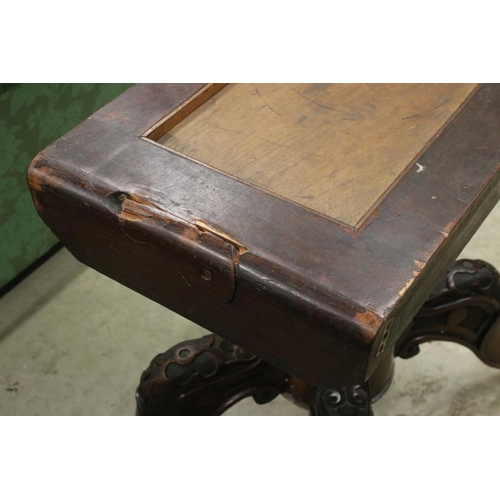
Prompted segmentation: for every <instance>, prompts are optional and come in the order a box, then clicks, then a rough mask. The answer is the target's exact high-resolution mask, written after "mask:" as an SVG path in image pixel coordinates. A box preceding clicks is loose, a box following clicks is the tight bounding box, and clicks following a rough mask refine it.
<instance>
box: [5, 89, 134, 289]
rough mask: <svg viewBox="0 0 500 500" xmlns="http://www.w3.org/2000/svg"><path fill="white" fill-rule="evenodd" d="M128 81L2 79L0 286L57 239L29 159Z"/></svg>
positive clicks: (94, 109) (107, 100)
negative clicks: (40, 207)
mask: <svg viewBox="0 0 500 500" xmlns="http://www.w3.org/2000/svg"><path fill="white" fill-rule="evenodd" d="M130 86H131V84H128V83H120V84H114V83H113V84H95V83H93V84H87V83H85V84H63V83H55V84H5V83H4V84H0V288H2V287H3V286H4V285H6V284H7V283H8V282H9V281H10V280H11V279H13V278H14V277H15V276H16V275H17V274H19V273H20V272H21V271H23V270H24V269H25V268H26V267H28V266H29V265H30V264H31V263H32V262H34V261H35V260H36V259H37V258H38V257H40V256H41V255H43V254H44V253H45V252H47V251H48V250H49V249H50V248H51V247H52V246H54V244H55V243H57V240H56V238H55V236H54V235H53V234H52V233H51V232H50V231H49V230H48V229H47V227H46V226H45V225H44V224H43V222H42V221H41V219H40V218H39V217H38V215H37V213H36V210H35V208H34V206H33V202H32V200H31V195H30V193H29V190H28V185H27V183H26V172H27V170H28V167H29V164H30V162H31V160H32V159H33V157H34V156H36V155H37V154H38V153H39V152H40V151H41V150H42V149H44V148H45V147H46V146H48V145H49V144H50V143H52V142H54V141H55V140H56V139H58V138H59V137H60V136H61V135H63V134H65V133H66V132H68V131H69V130H70V129H72V128H73V127H74V126H75V125H77V124H78V123H80V122H81V121H82V120H84V119H85V118H87V117H88V116H89V115H91V114H92V113H93V112H94V111H96V110H97V109H99V108H100V107H102V106H104V105H105V104H106V103H107V102H109V101H111V100H112V99H113V98H115V97H116V96H117V95H119V94H121V93H122V92H124V91H125V90H126V89H127V88H129V87H130Z"/></svg>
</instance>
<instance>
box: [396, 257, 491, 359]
mask: <svg viewBox="0 0 500 500" xmlns="http://www.w3.org/2000/svg"><path fill="white" fill-rule="evenodd" d="M432 340H448V341H451V342H457V343H459V344H462V345H464V346H466V347H468V348H469V349H470V350H472V351H473V352H474V353H475V354H476V355H477V356H478V357H479V359H481V360H482V361H483V362H484V363H486V364H487V365H490V366H493V367H496V368H500V280H499V274H498V271H497V270H496V269H495V268H494V267H493V266H491V265H490V264H487V263H486V262H483V261H482V260H467V259H465V260H459V261H457V262H455V264H454V265H453V267H452V268H451V270H450V271H449V272H448V274H447V276H446V279H445V280H444V282H443V283H442V285H441V287H440V288H439V289H438V291H437V292H436V293H434V294H433V295H431V297H430V298H429V299H428V300H427V302H426V303H425V304H424V306H423V307H422V308H421V309H420V311H419V313H418V314H417V315H416V317H415V319H414V320H413V322H412V324H411V325H410V326H409V328H408V329H407V330H406V332H405V333H404V334H403V335H402V336H401V338H400V339H399V341H398V343H397V344H396V349H395V355H396V356H400V357H401V358H410V357H412V356H415V355H416V354H418V352H419V347H418V346H419V345H420V344H422V343H423V342H429V341H432Z"/></svg>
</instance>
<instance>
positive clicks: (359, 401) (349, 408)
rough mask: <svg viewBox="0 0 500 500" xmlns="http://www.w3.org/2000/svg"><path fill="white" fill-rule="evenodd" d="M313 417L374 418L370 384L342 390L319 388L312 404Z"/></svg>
mask: <svg viewBox="0 0 500 500" xmlns="http://www.w3.org/2000/svg"><path fill="white" fill-rule="evenodd" d="M311 415H312V416H336V417H339V416H372V415H373V411H372V407H371V397H370V391H369V388H368V384H365V385H352V386H349V387H343V388H341V389H327V388H324V387H318V388H317V389H316V393H315V395H314V398H313V400H312V404H311Z"/></svg>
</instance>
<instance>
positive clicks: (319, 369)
mask: <svg viewBox="0 0 500 500" xmlns="http://www.w3.org/2000/svg"><path fill="white" fill-rule="evenodd" d="M202 88H203V85H201V84H200V85H196V86H192V85H162V84H158V85H139V86H137V87H135V88H133V89H131V90H129V91H127V92H126V93H125V94H123V95H122V96H120V98H118V99H117V100H115V101H113V102H112V103H111V104H110V105H108V106H106V107H105V108H103V109H102V110H100V111H99V112H98V113H96V114H94V115H93V116H92V117H91V118H90V119H88V120H85V121H84V122H83V123H81V124H80V125H79V126H78V127H76V128H75V129H73V130H72V131H71V132H69V133H68V134H66V135H65V136H64V137H62V138H61V139H59V140H58V141H57V142H55V143H54V144H52V145H51V146H49V147H48V148H46V149H45V150H44V151H43V152H42V153H41V154H40V155H39V156H37V158H35V160H34V161H33V163H32V165H31V167H30V171H29V182H30V186H31V189H32V194H33V198H34V201H35V204H36V206H37V209H38V211H39V213H40V215H41V217H42V218H43V220H44V221H45V222H46V223H47V225H49V227H50V228H51V229H52V230H53V232H54V233H55V234H56V235H57V236H58V237H59V238H60V239H61V241H63V242H64V244H65V245H66V246H67V247H68V249H69V250H70V251H71V252H72V253H73V255H75V256H76V257H77V258H78V259H79V260H81V261H82V262H84V263H86V264H87V265H89V266H90V267H92V268H94V269H96V270H98V271H100V272H102V273H104V274H106V275H107V276H110V277H111V278H113V279H115V280H117V281H119V282H120V283H122V284H124V285H125V286H128V287H129V288H131V289H133V290H135V291H137V292H139V293H141V294H143V295H145V296H147V297H149V298H151V299H152V300H155V301H156V302H158V303H160V304H162V305H164V306H165V307H168V308H169V309H172V310H173V311H176V312H177V313H179V314H181V315H183V316H185V317H187V318H189V319H190V320H192V321H194V322H195V323H198V324H199V325H202V326H203V327H205V328H206V329H208V330H210V331H212V332H214V333H216V334H219V335H220V336H222V337H224V338H227V339H228V340H230V341H232V342H234V343H235V344H237V345H240V346H241V347H243V348H244V349H247V350H248V351H249V352H252V353H255V354H256V355H258V356H259V357H261V358H263V359H264V360H266V361H267V362H269V363H271V364H272V365H274V366H276V367H278V368H279V369H281V370H283V371H285V372H286V373H291V374H294V375H295V376H296V377H298V378H300V379H302V380H304V381H306V382H307V383H310V384H313V385H322V386H327V387H338V386H343V385H351V384H356V383H361V382H363V380H365V379H366V378H367V377H368V376H369V375H370V373H372V372H373V371H374V370H376V368H377V366H379V365H380V363H381V360H382V359H383V358H384V356H383V355H382V354H380V355H379V356H377V353H378V352H379V351H380V344H381V341H382V339H383V338H384V335H385V333H386V332H388V329H387V325H388V324H389V323H390V324H391V329H390V331H389V335H388V337H387V338H386V339H385V343H386V347H385V352H387V350H390V348H391V346H392V345H394V343H395V342H396V340H397V339H398V337H399V336H400V335H401V333H402V332H403V331H404V330H405V328H406V327H407V326H408V324H409V322H410V321H411V320H412V319H413V317H414V315H415V314H416V313H417V311H418V310H419V309H420V307H421V306H422V304H423V303H424V302H425V300H426V299H427V297H428V294H429V291H430V290H432V288H433V286H434V284H435V283H436V280H439V279H441V277H442V275H443V273H444V272H445V271H446V269H447V268H448V267H449V266H451V265H452V263H453V261H454V260H455V258H456V256H457V255H458V254H459V252H460V251H461V249H462V248H463V247H464V245H465V244H466V243H467V241H468V239H469V238H470V237H471V236H472V234H473V233H474V231H475V230H476V229H477V228H478V227H479V225H480V224H481V222H482V220H483V219H484V218H485V217H486V215H487V214H488V212H489V211H490V210H491V208H492V207H493V206H494V204H495V203H496V202H497V201H498V200H499V199H500V85H493V84H485V85H482V86H481V87H480V89H479V90H478V91H477V92H475V93H474V95H473V96H472V98H471V99H470V100H469V101H468V102H467V103H466V105H465V106H464V107H463V108H462V109H461V110H460V111H459V113H458V114H457V115H456V117H455V119H453V120H452V121H451V122H450V123H448V125H447V126H446V127H445V128H444V129H443V130H442V131H441V132H440V133H439V135H438V136H437V137H436V138H435V139H434V140H432V141H431V144H430V145H429V146H428V147H427V148H426V150H425V151H424V152H423V153H422V154H421V155H420V156H419V157H418V158H416V159H415V161H414V162H413V163H412V164H411V165H410V167H409V168H408V169H406V170H405V172H404V173H403V175H402V176H401V177H400V178H399V180H398V182H397V183H396V184H395V185H394V186H393V187H392V188H391V189H390V190H389V192H388V193H387V195H386V196H385V197H383V199H382V200H381V202H380V204H379V206H378V207H377V209H376V210H375V211H374V212H373V213H372V214H371V215H370V217H369V218H368V219H367V220H366V221H365V222H364V224H363V225H362V226H361V227H360V228H359V230H357V231H353V230H352V229H351V228H349V227H346V226H345V225H342V224H339V223H337V222H335V221H332V220H331V219H329V218H326V217H324V216H322V215H319V214H317V213H315V212H313V211H311V210H309V209H306V208H304V207H303V206H299V205H298V204H295V203H290V202H288V201H286V200H284V199H282V198H279V197H276V196H273V195H271V194H269V193H267V192H266V191H264V190H261V189H258V188H256V187H254V186H252V185H250V184H249V183H244V182H240V181H238V180H237V179H234V178H233V177H231V176H228V175H226V174H223V173H221V172H220V171H218V170H216V169H213V168H210V167H207V166H205V165H203V164H200V163H199V162H196V161H193V160H191V159H189V158H186V157H183V156H181V155H178V154H175V153H172V152H171V151H169V150H167V149H166V148H165V147H163V146H160V145H159V144H157V143H155V142H152V141H151V140H148V139H144V138H142V135H143V134H144V133H145V131H147V130H149V129H150V128H151V127H153V126H154V125H155V124H156V123H158V122H159V121H161V120H162V118H163V117H165V116H167V115H168V114H169V113H171V112H172V111H173V110H175V109H176V108H178V107H180V106H182V104H183V103H184V102H185V101H186V100H188V99H190V98H191V97H192V96H193V95H195V94H196V93H197V92H199V91H200V90H201V89H202ZM418 165H421V166H423V167H425V168H423V169H420V168H419V166H418ZM204 268H208V269H209V270H210V271H211V277H212V279H211V280H206V279H204V278H206V277H207V274H206V273H205V271H204Z"/></svg>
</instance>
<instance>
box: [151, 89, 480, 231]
mask: <svg viewBox="0 0 500 500" xmlns="http://www.w3.org/2000/svg"><path fill="white" fill-rule="evenodd" d="M475 88H476V85H475V84H298V83H297V84H231V85H228V86H227V87H225V88H223V89H222V90H220V91H219V92H218V93H217V94H216V95H214V96H213V97H211V98H210V99H208V100H207V102H205V103H204V104H202V105H201V106H200V107H199V108H198V109H197V110H195V111H193V112H192V113H190V114H189V115H188V116H187V117H186V118H184V119H183V120H182V121H180V123H179V124H178V125H177V126H175V127H174V128H173V129H172V130H170V131H169V132H167V134H166V135H164V136H163V137H161V138H160V139H159V142H160V143H161V144H163V145H165V146H167V147H168V148H170V149H172V150H174V151H177V152H179V153H181V154H183V155H186V156H189V157H191V158H194V159H196V160H199V161H201V162H203V163H205V164H207V165H210V166H212V167H214V168H216V169H218V170H221V171H222V172H225V173H227V174H230V175H233V176H235V177H236V178H238V179H241V180H243V181H245V182H248V183H250V184H253V185H255V186H258V187H259V188H262V189H265V190H267V191H269V192H271V193H273V194H275V195H277V196H280V197H282V198H285V199H287V200H290V201H293V202H294V203H297V204H300V205H303V206H305V207H307V208H309V209H312V210H315V211H317V212H319V213H321V214H323V215H326V216H327V217H331V218H333V219H336V220H338V221H341V222H343V223H344V224H347V225H350V226H353V227H354V226H356V225H358V224H359V223H360V222H362V221H363V219H364V218H365V217H366V216H367V215H369V213H370V211H371V209H372V208H373V207H374V206H375V205H376V204H377V200H378V199H379V198H380V197H381V196H382V195H383V193H384V192H385V191H386V190H387V189H388V188H389V187H390V185H391V184H392V183H393V182H394V181H395V180H396V178H397V177H398V176H399V175H400V174H401V173H402V172H403V171H404V169H405V168H406V167H407V166H408V164H410V162H411V161H412V160H413V159H414V158H415V157H416V156H417V155H418V154H419V153H420V152H421V151H422V150H423V149H424V148H425V147H426V145H427V144H428V143H429V141H430V140H431V139H432V138H433V136H434V135H435V134H436V133H437V132H438V131H439V130H440V129H441V128H442V127H443V126H444V125H445V124H446V122H447V121H448V120H449V119H450V118H451V117H452V116H453V115H454V113H455V112H456V111H457V110H458V109H459V108H460V106H461V105H462V104H463V103H464V101H465V100H466V99H467V98H468V96H469V95H470V94H471V92H472V91H473V90H474V89H475Z"/></svg>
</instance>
